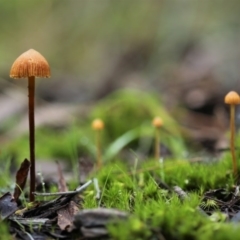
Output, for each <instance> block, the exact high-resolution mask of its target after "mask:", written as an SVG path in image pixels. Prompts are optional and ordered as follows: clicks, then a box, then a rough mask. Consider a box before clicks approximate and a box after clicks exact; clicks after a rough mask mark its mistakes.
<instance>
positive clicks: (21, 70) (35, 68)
mask: <svg viewBox="0 0 240 240" xmlns="http://www.w3.org/2000/svg"><path fill="white" fill-rule="evenodd" d="M33 76H34V77H42V78H45V77H50V67H49V65H48V62H47V60H46V59H45V58H44V57H43V56H42V55H41V54H40V53H39V52H37V51H35V50H34V49H29V50H28V51H26V52H24V53H23V54H22V55H20V56H19V57H18V58H17V59H16V60H15V62H14V63H13V65H12V68H11V71H10V77H11V78H27V77H33Z"/></svg>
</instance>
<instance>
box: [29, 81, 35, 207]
mask: <svg viewBox="0 0 240 240" xmlns="http://www.w3.org/2000/svg"><path fill="white" fill-rule="evenodd" d="M34 93H35V77H34V76H31V77H28V94H29V102H28V108H29V112H28V117H29V149H30V163H31V166H30V197H29V198H30V201H31V202H33V201H34V199H35V196H34V194H33V193H34V192H35V121H34Z"/></svg>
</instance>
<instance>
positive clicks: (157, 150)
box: [152, 117, 163, 161]
mask: <svg viewBox="0 0 240 240" xmlns="http://www.w3.org/2000/svg"><path fill="white" fill-rule="evenodd" d="M152 125H153V126H154V127H155V158H156V160H157V161H158V160H159V159H160V128H161V126H162V125H163V121H162V119H161V118H160V117H155V118H154V119H153V121H152Z"/></svg>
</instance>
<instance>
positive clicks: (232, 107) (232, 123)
mask: <svg viewBox="0 0 240 240" xmlns="http://www.w3.org/2000/svg"><path fill="white" fill-rule="evenodd" d="M230 129H231V144H230V146H231V153H232V160H233V174H234V176H237V174H238V171H237V161H236V155H235V145H234V140H235V105H233V104H231V105H230Z"/></svg>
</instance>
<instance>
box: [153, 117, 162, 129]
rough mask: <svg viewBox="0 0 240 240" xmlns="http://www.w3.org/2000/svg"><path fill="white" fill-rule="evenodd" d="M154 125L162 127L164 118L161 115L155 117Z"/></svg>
mask: <svg viewBox="0 0 240 240" xmlns="http://www.w3.org/2000/svg"><path fill="white" fill-rule="evenodd" d="M152 125H153V126H154V127H156V128H160V127H161V126H162V125H163V120H162V119H161V118H160V117H155V118H154V119H153V121H152Z"/></svg>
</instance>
